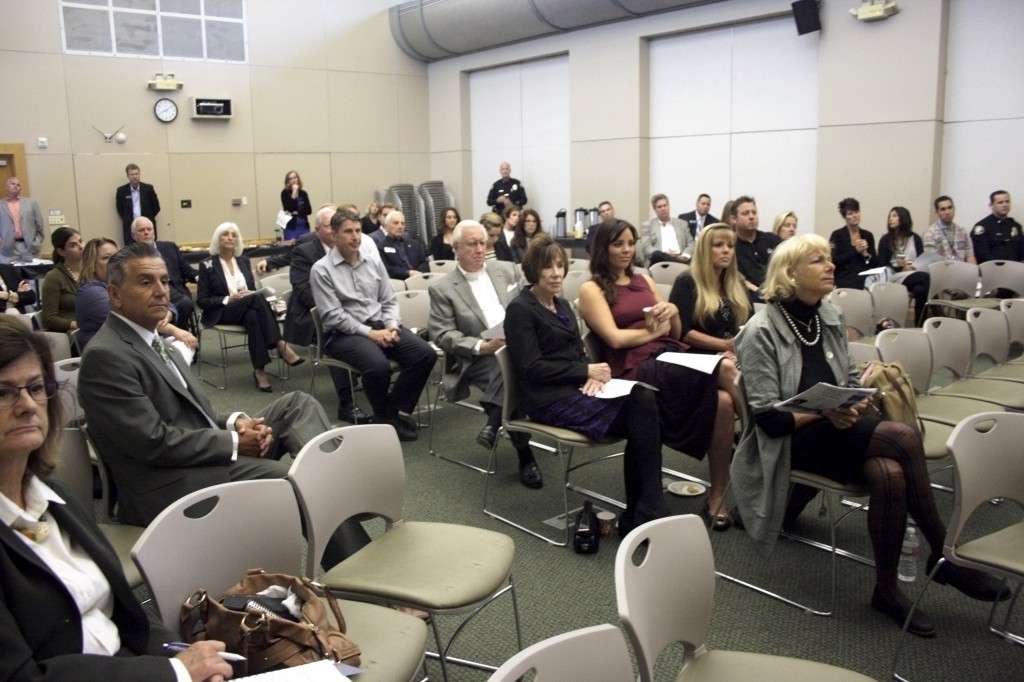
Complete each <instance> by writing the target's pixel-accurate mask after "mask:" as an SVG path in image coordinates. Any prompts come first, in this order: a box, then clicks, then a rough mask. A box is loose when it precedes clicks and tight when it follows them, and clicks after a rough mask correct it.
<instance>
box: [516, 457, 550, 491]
mask: <svg viewBox="0 0 1024 682" xmlns="http://www.w3.org/2000/svg"><path fill="white" fill-rule="evenodd" d="M519 481H520V482H521V483H522V484H523V485H525V486H526V487H527V488H533V489H537V488H541V487H543V486H544V479H543V478H542V477H541V475H540V469H539V468H538V467H537V463H536V462H530V463H529V464H524V465H523V466H521V467H520V468H519Z"/></svg>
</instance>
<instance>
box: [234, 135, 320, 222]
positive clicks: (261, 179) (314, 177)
mask: <svg viewBox="0 0 1024 682" xmlns="http://www.w3.org/2000/svg"><path fill="white" fill-rule="evenodd" d="M255 160H256V187H257V192H256V196H255V197H252V196H250V197H249V203H250V205H251V204H252V203H253V202H254V201H255V202H256V209H257V211H258V214H259V222H260V226H261V227H262V228H264V231H265V229H266V227H267V226H269V228H270V232H271V234H270V235H269V236H272V235H273V231H274V223H275V221H276V219H277V212H278V211H280V210H281V190H282V189H284V176H285V174H286V173H289V172H290V171H293V170H294V171H297V172H298V173H299V177H300V178H302V187H303V189H305V190H306V194H308V195H309V203H310V204H311V205H312V208H313V214H314V215H315V214H316V210H317V209H318V208H319V207H320V205H321V204H326V203H329V202H330V201H331V156H330V154H257V155H256V156H255ZM312 218H313V216H310V225H312V224H313V220H312ZM264 236H268V235H264Z"/></svg>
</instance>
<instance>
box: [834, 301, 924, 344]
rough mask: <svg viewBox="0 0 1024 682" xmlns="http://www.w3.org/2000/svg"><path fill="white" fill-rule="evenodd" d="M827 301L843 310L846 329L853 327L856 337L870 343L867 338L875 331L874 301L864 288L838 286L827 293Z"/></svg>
mask: <svg viewBox="0 0 1024 682" xmlns="http://www.w3.org/2000/svg"><path fill="white" fill-rule="evenodd" d="M904 291H906V289H904ZM828 301H829V303H831V304H832V305H834V306H836V307H837V308H839V309H840V310H842V311H843V317H844V318H845V319H846V328H847V329H853V330H854V331H855V332H856V336H857V338H858V339H864V340H865V341H864V342H865V343H871V341H869V340H867V339H868V338H870V337H872V336H874V333H875V312H874V302H873V301H872V300H871V294H869V293H868V292H867V291H865V290H864V289H843V288H840V289H835V290H833V291H832V293H830V294H829V295H828ZM904 317H906V315H904Z"/></svg>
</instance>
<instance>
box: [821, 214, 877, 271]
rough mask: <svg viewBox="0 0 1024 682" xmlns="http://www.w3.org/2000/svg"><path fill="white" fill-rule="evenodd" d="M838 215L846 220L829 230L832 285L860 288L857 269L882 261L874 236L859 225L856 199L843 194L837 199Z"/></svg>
mask: <svg viewBox="0 0 1024 682" xmlns="http://www.w3.org/2000/svg"><path fill="white" fill-rule="evenodd" d="M839 215H841V216H843V220H844V221H846V225H845V226H844V227H840V228H839V229H838V230H836V231H835V232H833V233H832V236H830V237H829V239H828V241H829V243H830V244H831V245H832V262H833V263H835V266H836V274H835V278H836V281H835V286H836V288H837V289H838V288H840V287H844V288H849V289H863V288H864V280H865V279H866V278H865V276H864V275H859V274H857V273H859V272H863V271H864V270H870V269H871V268H877V267H878V266H879V265H882V262H881V261H880V260H879V259H878V252H877V251H875V237H874V235H872V234H871V233H870V232H868V231H867V230H863V229H861V227H860V202H859V201H857V200H856V199H853V198H850V197H847V198H846V199H843V200H842V201H840V202H839Z"/></svg>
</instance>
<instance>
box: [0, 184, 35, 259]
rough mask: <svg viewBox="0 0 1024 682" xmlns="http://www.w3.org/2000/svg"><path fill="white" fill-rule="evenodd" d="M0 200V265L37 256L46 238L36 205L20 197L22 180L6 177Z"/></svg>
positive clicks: (32, 201) (26, 198)
mask: <svg viewBox="0 0 1024 682" xmlns="http://www.w3.org/2000/svg"><path fill="white" fill-rule="evenodd" d="M4 190H5V191H6V196H5V197H4V200H3V201H0V263H11V262H14V261H24V260H32V259H33V258H38V257H39V250H40V249H41V248H42V246H43V238H44V237H45V236H46V233H45V229H44V227H43V213H42V211H40V210H39V204H37V203H36V202H35V201H34V200H32V199H29V198H28V197H23V196H21V180H19V179H18V178H15V177H10V178H7V182H5V183H4Z"/></svg>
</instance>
